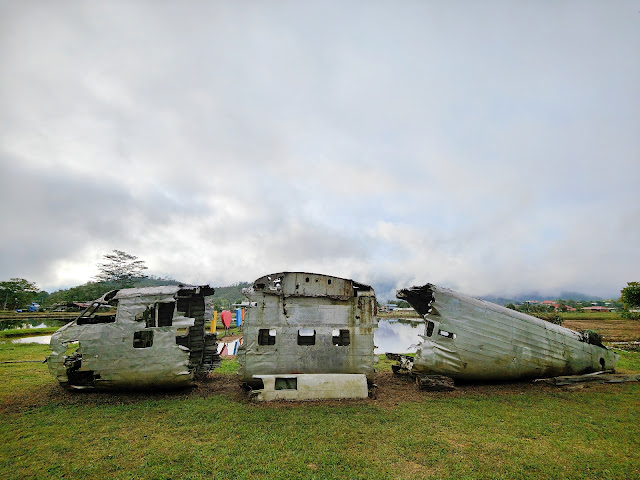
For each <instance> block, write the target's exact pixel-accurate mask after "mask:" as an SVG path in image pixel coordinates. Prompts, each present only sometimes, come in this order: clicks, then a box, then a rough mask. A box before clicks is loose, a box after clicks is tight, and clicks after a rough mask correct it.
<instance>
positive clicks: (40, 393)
mask: <svg viewBox="0 0 640 480" xmlns="http://www.w3.org/2000/svg"><path fill="white" fill-rule="evenodd" d="M375 384H376V385H377V388H376V398H375V399H374V398H368V399H365V400H316V401H275V402H264V403H254V402H250V401H249V399H248V396H247V394H246V392H245V391H244V390H243V389H242V386H241V385H242V383H241V381H240V379H239V378H238V377H237V376H236V375H232V374H216V373H212V374H209V376H208V377H207V378H206V379H205V380H204V381H200V382H198V383H197V385H196V386H195V387H193V388H187V389H181V390H169V391H148V392H145V391H76V390H66V389H64V388H62V387H61V386H59V385H57V384H53V383H52V384H50V385H45V386H41V387H38V388H37V389H34V390H25V391H23V392H20V393H19V394H16V395H15V396H13V397H11V398H9V399H5V402H4V403H3V404H2V405H0V412H3V413H4V412H6V413H9V412H19V411H25V410H28V409H31V408H39V407H43V406H45V405H49V406H51V405H53V406H68V405H89V406H100V405H129V404H135V403H140V402H148V401H158V400H168V399H173V400H175V399H184V400H188V399H190V398H208V397H210V396H214V395H224V396H226V397H227V398H228V399H229V400H230V401H233V402H237V403H245V404H247V405H250V406H252V407H255V408H276V409H278V408H283V409H284V408H296V407H299V406H305V405H324V406H336V407H339V406H345V405H370V406H376V407H380V408H383V409H385V410H393V409H394V408H396V407H397V406H399V405H401V404H403V403H407V402H426V401H429V399H440V398H457V397H466V396H481V397H488V396H512V395H522V394H533V393H541V392H546V393H549V394H551V393H554V392H555V393H558V392H561V391H564V392H567V393H569V392H571V391H576V390H578V391H580V390H587V389H588V390H590V391H610V390H611V389H612V388H614V389H615V388H619V387H620V384H604V385H603V384H598V385H594V384H585V385H581V386H580V387H579V389H577V388H576V387H575V386H569V387H555V386H550V385H546V384H542V383H537V384H533V383H531V382H530V381H522V382H512V383H493V384H462V385H458V386H457V388H456V390H454V391H452V392H424V391H419V390H418V388H417V386H416V385H415V383H414V382H413V381H411V380H409V379H407V378H405V377H399V376H397V375H394V374H393V373H391V372H382V373H378V374H376V377H375ZM576 393H578V392H576Z"/></svg>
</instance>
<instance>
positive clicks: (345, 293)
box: [238, 272, 377, 383]
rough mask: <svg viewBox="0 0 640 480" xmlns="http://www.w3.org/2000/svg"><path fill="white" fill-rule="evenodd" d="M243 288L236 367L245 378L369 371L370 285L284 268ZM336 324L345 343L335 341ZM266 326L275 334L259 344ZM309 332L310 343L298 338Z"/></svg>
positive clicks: (373, 358) (373, 305) (372, 300)
mask: <svg viewBox="0 0 640 480" xmlns="http://www.w3.org/2000/svg"><path fill="white" fill-rule="evenodd" d="M243 294H244V295H245V296H246V297H247V298H248V299H249V304H250V306H249V308H248V309H247V311H246V314H245V318H244V325H243V333H244V343H243V345H242V346H241V347H240V348H239V350H238V362H239V363H240V370H239V372H238V373H239V375H240V376H241V377H242V379H243V380H244V381H245V382H247V383H252V382H253V377H254V375H271V374H287V373H292V374H293V373H313V374H315V373H349V374H355V373H362V374H365V375H367V376H370V375H372V374H373V373H374V363H375V361H376V360H377V357H376V356H375V355H374V354H373V349H374V343H373V335H374V329H375V328H376V326H377V319H376V316H375V315H376V298H375V293H374V291H373V289H372V288H371V287H370V286H368V285H362V284H359V283H356V282H354V281H353V280H348V279H343V278H338V277H331V276H328V275H319V274H314V273H302V272H283V273H275V274H272V275H266V276H264V277H262V278H259V279H258V280H256V281H255V282H254V283H253V285H252V287H250V288H247V289H244V290H243ZM260 330H263V337H260V335H261V334H260ZM341 330H342V331H348V332H349V333H348V336H349V344H348V345H344V344H343V345H335V344H334V334H335V333H336V332H338V333H339V332H340V331H341ZM265 331H269V332H270V333H272V334H274V335H270V336H271V337H272V340H271V342H272V344H260V339H261V338H262V340H263V342H262V343H269V342H265V341H264V340H265V338H266V332H265ZM312 332H315V335H314V338H315V344H313V345H308V344H302V345H301V344H299V342H300V341H299V339H298V336H299V334H300V333H302V334H303V335H304V334H305V333H309V334H310V333H312ZM273 337H275V338H273ZM302 340H305V339H302ZM307 343H310V342H307Z"/></svg>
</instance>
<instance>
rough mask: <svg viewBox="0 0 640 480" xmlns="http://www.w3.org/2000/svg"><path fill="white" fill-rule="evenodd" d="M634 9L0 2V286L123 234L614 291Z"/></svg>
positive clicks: (81, 264) (516, 283) (84, 256)
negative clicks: (0, 280) (0, 281)
mask: <svg viewBox="0 0 640 480" xmlns="http://www.w3.org/2000/svg"><path fill="white" fill-rule="evenodd" d="M631 7H632V6H631V5H630V4H629V3H626V2H608V3H607V5H603V4H601V3H600V2H596V1H594V2H570V1H567V2H561V3H556V4H553V5H539V4H526V3H524V4H523V3H513V2H500V1H496V2H489V3H483V4H477V3H476V2H459V3H456V4H452V5H448V4H447V5H444V4H443V5H440V4H437V3H427V4H424V3H421V2H405V3H402V4H400V5H390V4H388V3H387V2H366V3H365V2H352V3H348V4H344V3H332V2H318V3H308V2H307V3H297V2H276V3H270V4H268V5H267V4H264V3H262V2H249V3H247V4H243V5H235V4H228V3H222V2H202V3H195V4H193V5H192V6H190V7H189V8H186V7H184V6H182V5H179V4H173V3H163V2H147V1H135V2H108V3H82V4H78V3H76V2H56V5H55V6H54V5H50V4H49V3H47V2H37V1H32V2H17V3H16V2H7V3H3V4H1V5H0V22H1V24H0V72H1V73H2V78H3V82H2V83H1V84H0V161H1V162H2V173H3V175H2V178H1V179H0V187H1V188H2V190H1V192H0V198H1V199H2V204H3V206H10V208H3V209H2V214H1V217H0V221H1V222H2V225H3V226H5V230H6V231H7V232H6V234H5V235H3V238H2V240H0V255H1V258H2V262H1V264H0V277H1V278H5V277H7V278H8V277H13V276H24V277H28V278H30V279H31V280H34V281H36V282H38V283H39V284H41V285H43V286H46V287H47V288H55V287H58V286H63V285H70V284H74V283H80V282H84V281H86V280H87V279H88V277H90V276H91V275H92V273H91V272H93V271H94V268H95V264H96V263H97V262H98V261H99V259H100V256H101V255H102V254H104V253H106V252H108V251H109V250H111V249H113V248H118V249H124V250H127V251H131V253H133V254H135V255H138V256H139V257H141V258H143V259H145V260H146V261H147V263H148V264H149V267H150V269H151V271H152V273H157V274H161V275H165V274H168V275H172V276H174V277H176V278H180V279H183V280H185V281H194V282H195V281H202V282H212V283H214V284H218V285H219V284H223V283H225V282H232V281H236V280H243V279H244V280H249V279H252V278H256V277H258V276H259V275H262V274H265V273H267V272H269V271H276V270H285V269H287V270H293V269H307V270H316V271H322V272H325V273H330V274H336V275H341V276H350V277H354V278H357V279H358V280H360V281H364V282H371V283H373V284H374V285H376V284H378V285H380V288H382V289H383V290H385V291H386V292H390V291H391V290H392V289H393V288H396V287H400V286H404V285H406V284H407V283H419V282H425V281H434V282H440V283H444V284H446V285H449V286H452V287H455V288H460V289H462V290H464V291H466V292H467V293H471V294H487V293H494V292H495V293H501V292H513V293H515V292H517V291H520V290H539V291H549V292H552V291H555V290H559V289H567V290H580V289H584V290H586V291H587V293H593V294H600V295H614V294H615V293H616V292H617V291H618V290H619V289H620V288H621V287H622V286H624V284H625V282H626V281H629V280H633V279H634V278H633V276H634V275H635V274H636V273H637V272H636V271H635V270H634V269H633V266H634V265H638V264H640V258H639V257H638V255H639V254H638V252H637V249H636V248H634V247H635V245H637V244H638V240H639V236H640V224H639V223H638V221H637V219H638V218H640V217H639V213H640V212H639V211H638V208H637V205H638V204H640V202H639V200H640V195H639V193H638V189H637V178H638V177H639V174H640V162H638V152H639V151H640V136H638V132H637V125H638V124H640V118H639V117H640V91H639V90H638V88H637V85H638V84H640V66H639V65H638V63H637V62H634V61H632V60H630V59H633V58H635V56H637V51H638V50H639V47H640V33H639V32H640V30H638V28H637V27H638V22H639V21H640V17H638V15H637V8H631ZM24 223H28V225H29V227H28V229H24V228H14V227H15V226H16V225H23V224H24ZM636 270H637V269H636Z"/></svg>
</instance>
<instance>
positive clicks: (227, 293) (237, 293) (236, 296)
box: [213, 282, 251, 309]
mask: <svg viewBox="0 0 640 480" xmlns="http://www.w3.org/2000/svg"><path fill="white" fill-rule="evenodd" d="M250 286H251V283H249V282H238V283H235V284H233V285H230V286H228V287H214V288H215V290H216V292H215V293H214V294H213V303H214V305H215V306H216V308H218V309H220V308H225V309H226V308H229V306H230V305H233V304H234V303H241V302H243V301H245V300H246V298H245V297H244V296H243V295H242V289H243V288H247V287H250Z"/></svg>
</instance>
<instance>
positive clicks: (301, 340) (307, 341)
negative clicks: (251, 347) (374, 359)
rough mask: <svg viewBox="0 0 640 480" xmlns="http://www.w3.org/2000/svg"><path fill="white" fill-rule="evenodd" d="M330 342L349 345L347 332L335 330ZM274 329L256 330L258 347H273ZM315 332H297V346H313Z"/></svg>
mask: <svg viewBox="0 0 640 480" xmlns="http://www.w3.org/2000/svg"><path fill="white" fill-rule="evenodd" d="M331 341H332V343H333V344H334V345H337V346H339V347H346V346H347V345H349V344H350V343H351V338H350V336H349V330H338V329H335V330H333V331H332V332H331ZM275 344H276V329H275V328H271V329H269V328H261V329H260V330H258V345H275ZM315 344H316V331H315V330H311V329H301V330H298V345H315Z"/></svg>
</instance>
